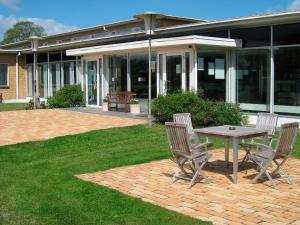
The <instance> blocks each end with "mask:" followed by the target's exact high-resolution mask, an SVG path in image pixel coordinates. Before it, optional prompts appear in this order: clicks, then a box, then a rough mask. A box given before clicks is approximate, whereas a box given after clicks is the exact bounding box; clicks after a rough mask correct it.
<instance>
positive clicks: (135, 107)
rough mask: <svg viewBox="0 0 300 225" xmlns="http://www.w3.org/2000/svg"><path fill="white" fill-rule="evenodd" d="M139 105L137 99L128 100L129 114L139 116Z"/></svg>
mask: <svg viewBox="0 0 300 225" xmlns="http://www.w3.org/2000/svg"><path fill="white" fill-rule="evenodd" d="M140 112H141V109H140V104H139V100H138V99H137V98H133V99H131V100H130V113H132V114H140Z"/></svg>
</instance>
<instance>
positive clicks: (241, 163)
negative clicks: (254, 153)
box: [239, 149, 250, 167]
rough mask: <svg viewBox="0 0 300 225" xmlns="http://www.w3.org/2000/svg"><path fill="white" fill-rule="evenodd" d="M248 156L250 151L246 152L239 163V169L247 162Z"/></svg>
mask: <svg viewBox="0 0 300 225" xmlns="http://www.w3.org/2000/svg"><path fill="white" fill-rule="evenodd" d="M245 150H246V149H245ZM249 154H250V151H249V150H246V155H245V156H244V158H243V159H242V161H241V162H240V164H239V167H241V166H242V165H243V164H244V163H245V162H246V161H248V160H249V159H248V156H249Z"/></svg>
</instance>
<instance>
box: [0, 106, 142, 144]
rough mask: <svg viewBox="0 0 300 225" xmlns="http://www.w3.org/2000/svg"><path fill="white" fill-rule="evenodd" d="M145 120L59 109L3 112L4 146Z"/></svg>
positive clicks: (1, 139) (0, 127)
mask: <svg viewBox="0 0 300 225" xmlns="http://www.w3.org/2000/svg"><path fill="white" fill-rule="evenodd" d="M144 123H145V121H144V120H138V119H129V118H123V117H116V116H105V115H96V114H89V113H82V112H72V111H67V110H59V109H43V110H24V111H22V110H21V111H9V112H0V145H8V144H15V143H21V142H27V141H36V140H45V139H50V138H53V137H57V136H64V135H71V134H78V133H82V132H88V131H91V130H99V129H106V128H112V127H124V126H129V125H137V124H144Z"/></svg>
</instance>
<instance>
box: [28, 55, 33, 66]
mask: <svg viewBox="0 0 300 225" xmlns="http://www.w3.org/2000/svg"><path fill="white" fill-rule="evenodd" d="M31 63H33V54H27V55H26V64H31Z"/></svg>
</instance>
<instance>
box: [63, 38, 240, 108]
mask: <svg viewBox="0 0 300 225" xmlns="http://www.w3.org/2000/svg"><path fill="white" fill-rule="evenodd" d="M148 47H149V42H148V40H143V41H134V42H128V43H119V44H110V45H101V46H93V47H87V48H79V49H72V50H67V52H66V54H67V55H68V56H81V64H82V65H83V66H82V73H81V74H82V83H81V85H82V89H83V90H84V93H85V98H86V104H87V106H92V107H101V106H102V102H103V98H104V97H105V96H106V95H107V94H112V93H117V92H119V91H132V92H135V93H136V94H137V98H139V99H140V103H141V106H142V111H145V110H146V109H147V108H146V105H147V98H148V83H149V81H148V53H147V51H148ZM239 47H241V41H240V40H235V39H229V38H214V37H206V36H198V35H190V36H184V37H171V38H157V39H153V40H152V57H151V73H152V78H151V81H152V82H151V83H152V92H151V95H152V97H156V96H157V95H159V94H167V93H172V92H176V91H179V90H184V91H187V90H189V91H197V90H199V89H202V90H203V91H204V96H205V97H207V98H211V99H215V100H223V101H233V99H234V96H232V95H231V92H230V90H231V89H230V87H231V86H232V85H235V77H234V78H232V76H231V70H230V67H231V64H230V62H231V60H230V59H231V57H232V56H231V52H232V50H233V49H235V48H239Z"/></svg>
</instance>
